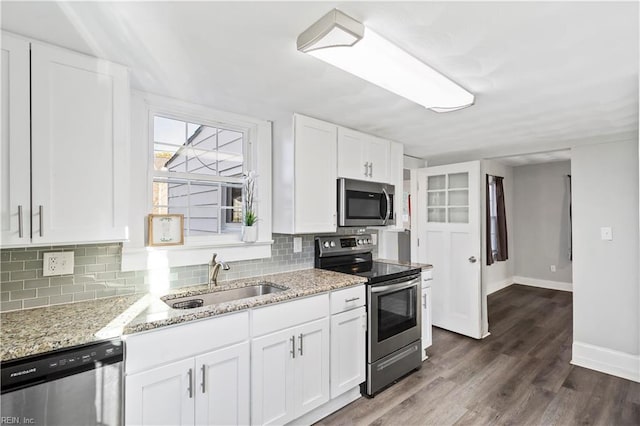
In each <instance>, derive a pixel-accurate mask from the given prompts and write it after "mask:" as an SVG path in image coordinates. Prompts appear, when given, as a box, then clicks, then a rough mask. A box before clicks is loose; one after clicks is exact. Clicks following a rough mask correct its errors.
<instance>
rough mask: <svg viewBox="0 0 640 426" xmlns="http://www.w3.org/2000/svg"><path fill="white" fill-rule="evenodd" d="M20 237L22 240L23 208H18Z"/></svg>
mask: <svg viewBox="0 0 640 426" xmlns="http://www.w3.org/2000/svg"><path fill="white" fill-rule="evenodd" d="M18 237H19V238H22V206H18Z"/></svg>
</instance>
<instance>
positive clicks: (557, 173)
mask: <svg viewBox="0 0 640 426" xmlns="http://www.w3.org/2000/svg"><path fill="white" fill-rule="evenodd" d="M569 174H571V162H570V161H556V162H553V163H544V164H531V165H526V166H519V167H514V168H513V181H514V188H515V194H514V196H515V197H514V222H513V226H512V229H513V230H514V233H515V235H516V238H515V251H516V253H518V256H517V257H516V258H515V271H514V274H515V275H516V276H517V277H525V278H526V279H528V280H531V279H534V280H545V281H552V282H557V283H571V282H572V274H571V260H570V258H569V227H570V223H569V197H570V193H569V186H568V182H567V175H569ZM551 265H555V267H556V272H552V271H551V269H550V266H551ZM515 281H516V282H518V279H517V278H516V279H515ZM520 281H523V280H520ZM521 284H527V282H526V281H523V282H522V283H521ZM558 287H562V286H561V285H559V286H558ZM565 288H566V289H570V286H566V287H565Z"/></svg>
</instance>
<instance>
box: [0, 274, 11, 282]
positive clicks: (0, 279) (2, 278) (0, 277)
mask: <svg viewBox="0 0 640 426" xmlns="http://www.w3.org/2000/svg"><path fill="white" fill-rule="evenodd" d="M10 274H11V272H0V282H4V281H9V278H10V277H11V275H10Z"/></svg>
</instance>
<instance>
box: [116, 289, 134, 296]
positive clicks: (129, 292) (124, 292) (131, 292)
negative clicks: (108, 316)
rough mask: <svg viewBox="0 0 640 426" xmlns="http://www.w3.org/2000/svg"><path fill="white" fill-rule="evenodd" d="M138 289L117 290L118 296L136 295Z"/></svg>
mask: <svg viewBox="0 0 640 426" xmlns="http://www.w3.org/2000/svg"><path fill="white" fill-rule="evenodd" d="M135 291H136V288H135V287H131V288H119V289H117V290H116V294H117V295H118V296H120V295H124V294H133V293H135Z"/></svg>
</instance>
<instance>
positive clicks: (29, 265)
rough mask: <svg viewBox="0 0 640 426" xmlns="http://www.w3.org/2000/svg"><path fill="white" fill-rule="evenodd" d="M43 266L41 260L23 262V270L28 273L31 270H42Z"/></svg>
mask: <svg viewBox="0 0 640 426" xmlns="http://www.w3.org/2000/svg"><path fill="white" fill-rule="evenodd" d="M42 268H43V266H42V260H27V261H26V262H24V270H25V271H29V270H32V269H39V270H42Z"/></svg>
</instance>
